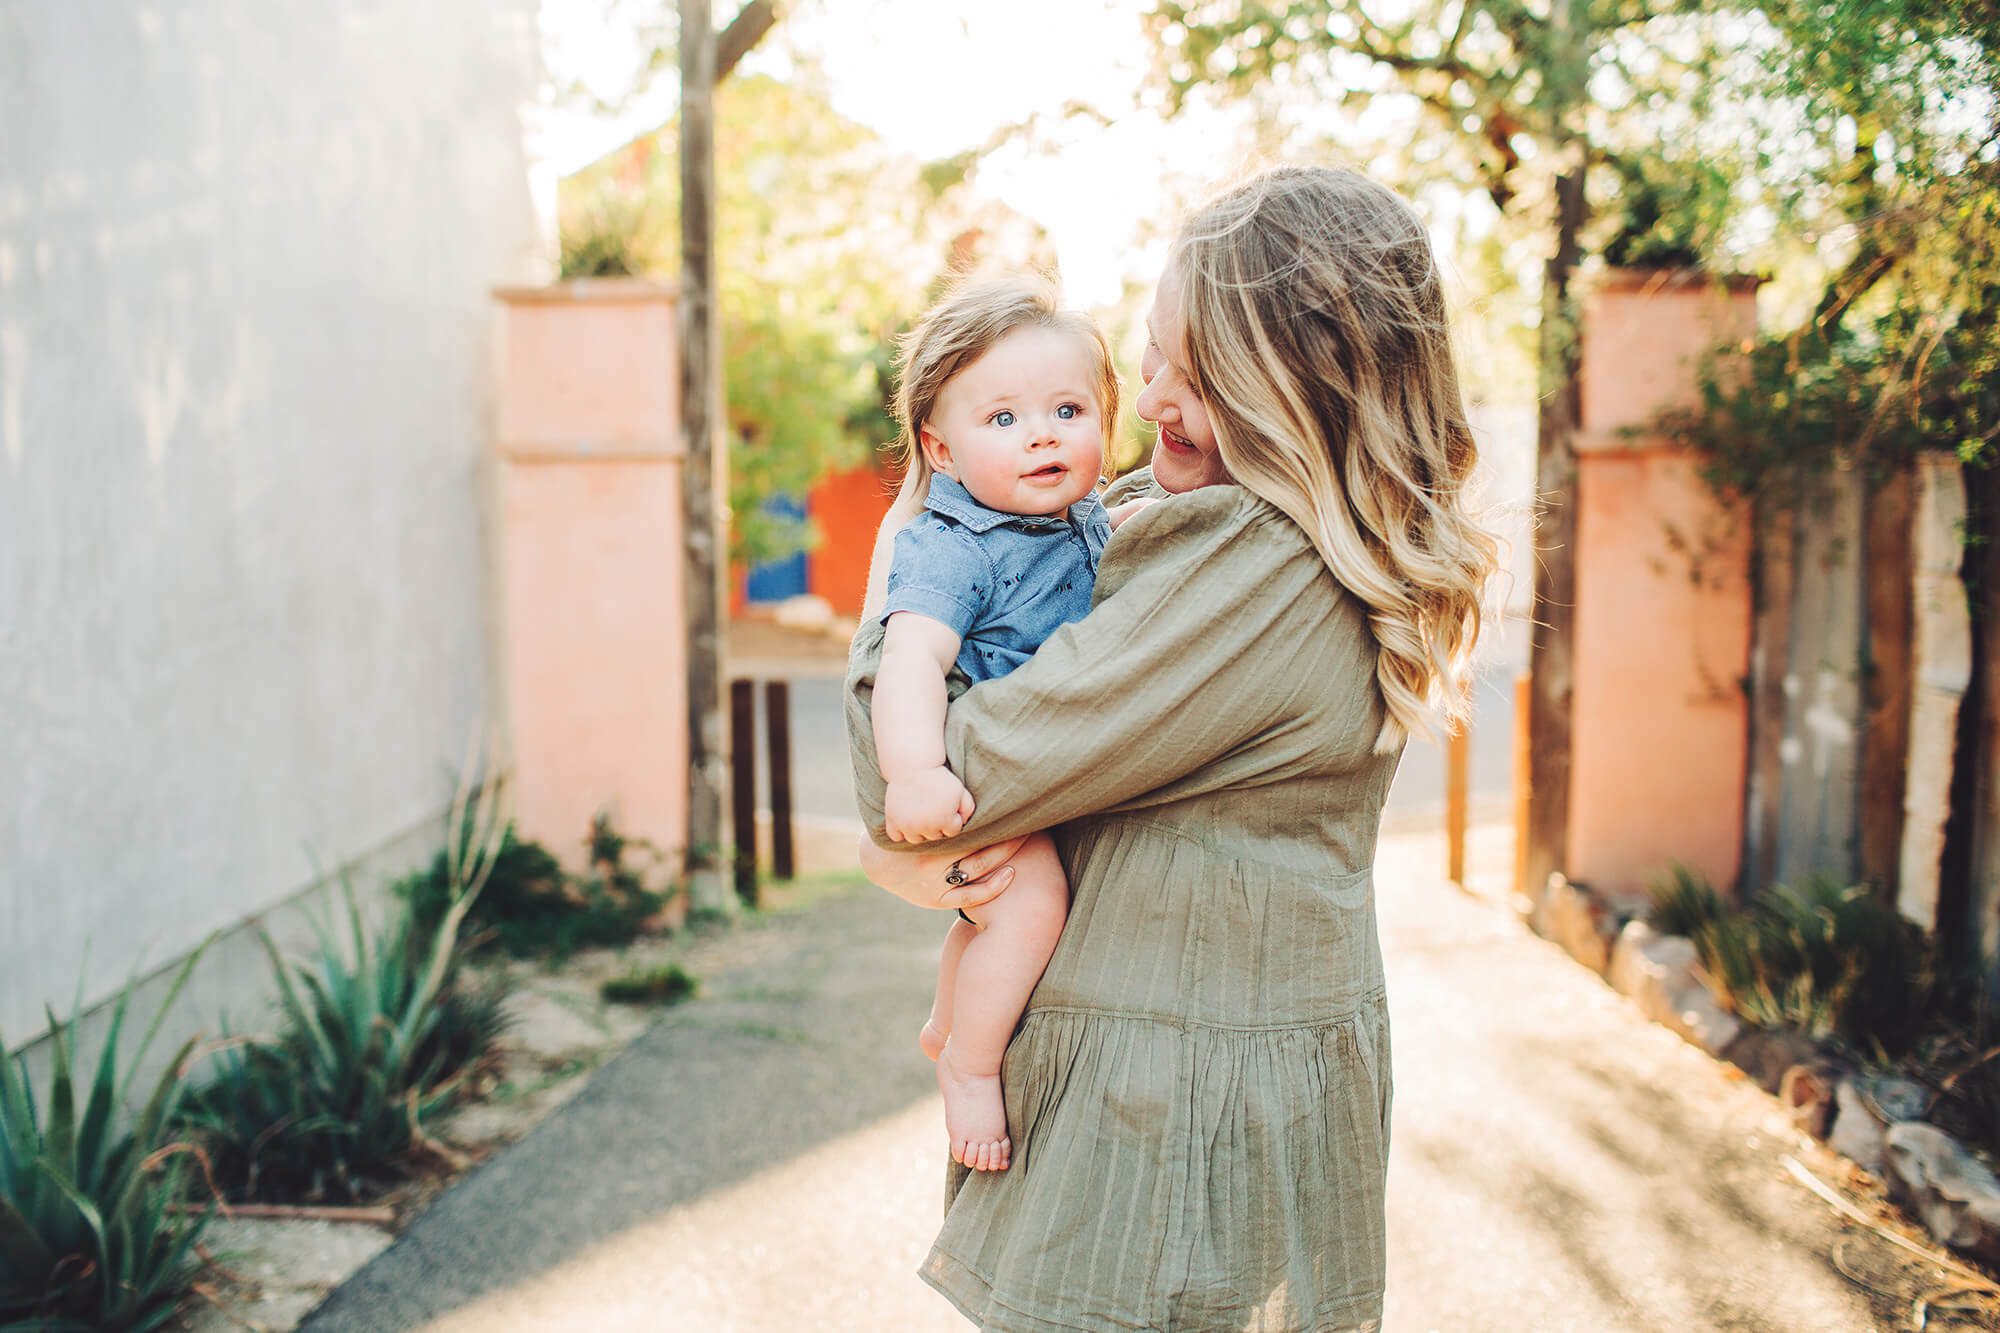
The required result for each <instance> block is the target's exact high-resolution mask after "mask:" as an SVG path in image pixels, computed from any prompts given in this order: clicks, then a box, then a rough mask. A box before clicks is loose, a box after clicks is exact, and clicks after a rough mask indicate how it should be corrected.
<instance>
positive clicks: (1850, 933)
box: [1693, 877, 1965, 1059]
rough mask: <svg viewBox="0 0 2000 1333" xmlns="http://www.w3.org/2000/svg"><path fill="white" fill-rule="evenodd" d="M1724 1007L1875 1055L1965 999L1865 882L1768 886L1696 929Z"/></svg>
mask: <svg viewBox="0 0 2000 1333" xmlns="http://www.w3.org/2000/svg"><path fill="white" fill-rule="evenodd" d="M1693 938H1694V941H1695V945H1696V947H1697V948H1698V949H1699V950H1700V953H1701V960H1702V966H1703V967H1704V968H1706V969H1707V971H1708V973H1709V975H1710V977H1711V978H1712V979H1713V981H1714V982H1715V984H1716V986H1717V987H1718V989H1719V990H1720V991H1721V992H1722V994H1723V995H1724V996H1725V997H1726V998H1727V1000H1728V1002H1729V1004H1730V1006H1731V1007H1732V1008H1734V1009H1735V1010H1736V1012H1737V1013H1738V1014H1740V1015H1742V1017H1744V1018H1745V1019H1747V1020H1748V1021H1750V1022H1752V1023H1756V1024H1758V1025H1760V1026H1764V1027H1791V1028H1797V1029H1798V1030H1800V1031H1802V1032H1804V1033H1806V1034H1807V1035H1809V1036H1811V1037H1814V1038H1832V1039H1837V1040H1839V1041H1841V1042H1843V1043H1845V1044H1846V1045H1847V1046H1848V1047H1849V1048H1850V1049H1852V1050H1854V1051H1857V1052H1859V1053H1861V1054H1862V1055H1864V1056H1869V1057H1872V1058H1875V1059H1887V1058H1889V1057H1893V1056H1897V1055H1901V1054H1903V1053H1904V1052H1906V1051H1908V1050H1909V1049H1910V1048H1911V1047H1912V1045H1913V1044H1914V1043H1915V1042H1916V1040H1917V1039H1918V1038H1919V1037H1920V1036H1922V1035H1923V1034H1924V1033H1925V1032H1926V1031H1927V1030H1932V1029H1935V1028H1936V1027H1937V1026H1939V1024H1940V1023H1941V1022H1943V1021H1946V1020H1948V1019H1949V1018H1950V1017H1951V1016H1952V1015H1954V1014H1956V1013H1957V1012H1958V1011H1959V1010H1960V1009H1961V1008H1962V1006H1963V1002H1964V998H1965V993H1964V991H1963V988H1962V986H1961V985H1960V984H1959V983H1958V982H1957V981H1956V980H1955V977H1954V974H1953V973H1951V972H1950V971H1949V970H1948V969H1947V968H1946V967H1945V966H1944V965H1943V964H1942V963H1941V961H1940V960H1939V958H1938V956H1937V953H1936V950H1935V947H1934V945H1933V943H1932V942H1931V941H1930V940H1928V939H1927V938H1926V937H1925V935H1924V933H1923V932H1922V931H1921V930H1919V929H1918V928H1917V927H1916V926H1914V925H1912V924H1910V923H1909V922H1907V921H1905V920H1903V918H1902V916H1901V914H1899V913H1898V912H1897V911H1896V909H1895V908H1894V907H1893V906H1892V905H1890V904H1888V903H1886V902H1884V901H1883V900H1882V899H1881V898H1880V897H1878V896H1877V895H1876V894H1875V893H1874V892H1873V891H1872V890H1870V889H1869V888H1868V887H1867V886H1866V885H1845V884H1842V883H1840V882H1839V881H1838V880H1834V879H1831V878H1826V877H1819V878H1814V879H1811V880H1808V881H1807V882H1806V883H1805V884H1803V885H1801V886H1800V887H1798V888H1788V887H1786V886H1785V885H1782V884H1780V885H1773V886H1772V887H1771V888H1769V889H1767V890H1765V891H1764V892H1763V893H1761V894H1759V895H1758V896H1757V897H1756V898H1755V899H1754V900H1753V901H1752V902H1751V903H1750V904H1749V905H1748V906H1747V907H1746V908H1745V909H1744V910H1742V911H1740V912H1730V913H1726V914H1723V915H1718V916H1714V917H1712V918H1710V919H1709V920H1708V921H1706V922H1705V923H1704V924H1702V925H1700V926H1699V927H1698V928H1697V929H1696V931H1695V932H1694V936H1693Z"/></svg>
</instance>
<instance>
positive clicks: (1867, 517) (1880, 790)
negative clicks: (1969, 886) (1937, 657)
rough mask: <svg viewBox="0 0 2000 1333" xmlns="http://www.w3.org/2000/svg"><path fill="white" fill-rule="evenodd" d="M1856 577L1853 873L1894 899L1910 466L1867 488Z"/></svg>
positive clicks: (1903, 730)
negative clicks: (1861, 629)
mask: <svg viewBox="0 0 2000 1333" xmlns="http://www.w3.org/2000/svg"><path fill="white" fill-rule="evenodd" d="M1864 503H1865V504H1866V505H1867V512H1866V513H1865V514H1864V515H1863V518H1862V522H1863V525H1864V526H1863V529H1862V544H1863V548H1864V551H1865V554H1864V556H1863V559H1862V566H1861V577H1862V579H1863V581H1864V589H1863V592H1864V595H1865V596H1866V597H1867V599H1868V600H1867V610H1866V614H1865V623H1866V625H1867V627H1868V628H1867V636H1868V637H1867V641H1866V649H1865V650H1866V653H1867V657H1866V660H1865V662H1864V670H1863V672H1862V677H1861V679H1862V700H1863V707H1864V708H1866V710H1867V711H1866V713H1865V714H1864V715H1863V723H1862V728H1861V784H1860V785H1861V799H1860V805H1861V810H1860V818H1859V820H1858V823H1859V826H1860V827H1859V832H1860V835H1861V836H1860V844H1861V845H1860V849H1859V850H1860V854H1861V873H1862V875H1863V876H1864V877H1865V878H1866V879H1867V880H1868V882H1869V883H1870V884H1872V885H1873V886H1874V887H1875V890H1876V892H1878V893H1880V894H1881V895H1882V898H1883V901H1884V902H1890V903H1893V902H1895V901H1896V894H1897V888H1898V883H1899V879H1898V877H1899V876H1900V875H1901V873H1902V866H1901V860H1902V854H1903V793H1904V790H1905V781H1906V779H1907V777H1908V763H1909V750H1910V702H1911V695H1912V690H1913V685H1914V682H1913V680H1912V677H1911V660H1910V650H1911V642H1912V637H1913V630H1914V615H1913V611H1912V608H1911V602H1910V587H1911V581H1912V579H1913V578H1914V577H1915V569H1914V567H1913V564H1912V561H1913V560H1914V558H1915V557H1914V549H1913V546H1912V543H1911V540H1910V525H1911V523H1912V522H1913V521H1914V520H1915V517H1916V485H1915V479H1914V469H1912V468H1911V467H1909V466H1907V465H1905V466H1902V467H1898V468H1897V469H1896V470H1895V471H1894V472H1892V473H1891V474H1890V475H1889V476H1888V477H1886V478H1884V479H1883V480H1882V481H1881V482H1880V483H1879V484H1878V485H1875V486H1872V487H1870V488H1869V490H1868V492H1867V498H1866V500H1865V502H1864Z"/></svg>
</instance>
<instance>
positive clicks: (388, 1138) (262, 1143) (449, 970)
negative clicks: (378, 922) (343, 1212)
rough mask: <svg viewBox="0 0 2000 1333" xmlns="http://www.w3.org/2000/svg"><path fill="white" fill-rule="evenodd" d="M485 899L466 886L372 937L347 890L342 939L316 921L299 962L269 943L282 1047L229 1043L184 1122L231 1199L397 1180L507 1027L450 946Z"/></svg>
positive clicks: (313, 1196) (326, 1194) (395, 919)
mask: <svg viewBox="0 0 2000 1333" xmlns="http://www.w3.org/2000/svg"><path fill="white" fill-rule="evenodd" d="M476 893H477V889H476V887H475V888H474V889H473V890H472V891H471V892H469V893H468V892H466V891H465V886H464V885H463V883H461V884H460V892H459V893H458V894H457V895H456V896H455V897H454V900H453V902H452V904H451V907H450V908H449V910H447V912H446V913H445V915H444V917H443V918H442V919H440V920H439V921H437V922H436V923H434V924H432V925H429V926H425V925H421V924H419V922H418V921H417V919H416V913H415V912H414V911H413V910H412V909H411V908H410V907H409V906H408V905H407V904H398V906H397V909H396V911H395V912H394V915H393V916H392V917H391V919H390V920H389V922H388V923H387V924H386V925H385V926H384V927H383V928H382V929H381V930H380V931H379V932H375V931H370V930H369V929H368V928H367V926H366V925H365V924H364V922H363V920H362V916H361V911H360V908H359V907H358V905H357V904H356V902H355V898H354V892H353V888H352V886H351V885H350V884H348V883H346V882H344V881H343V883H342V885H341V894H340V898H341V905H342V908H343V916H344V918H345V920H344V926H345V931H344V937H343V934H342V932H339V931H336V930H335V929H334V928H333V926H332V925H331V924H330V923H329V922H327V921H324V920H320V919H317V918H315V919H314V921H313V929H314V934H315V936H316V947H315V948H314V949H313V950H312V952H311V953H309V954H308V955H306V956H305V957H303V958H296V959H294V958H285V957H283V956H281V955H280V954H279V952H278V949H277V946H276V945H275V944H274V943H273V942H272V940H271V938H270V936H269V935H268V934H266V935H263V936H262V939H263V944H264V948H265V951H266V953H267V954H268V955H269V957H270V960H271V968H272V974H273V978H274V980H275V981H276V983H277V987H278V995H279V1003H280V1014H281V1021H280V1028H279V1031H278V1034H277V1035H276V1036H275V1037H273V1038H270V1039H261V1040H260V1039H248V1040H236V1041H225V1042H223V1043H222V1044H221V1045H220V1046H219V1048H218V1049H216V1050H215V1051H214V1052H213V1053H212V1054H211V1056H210V1057H209V1066H210V1067H209V1074H208V1078H207V1079H206V1081H205V1082H204V1083H202V1084H201V1086H199V1087H198V1088H197V1089H196V1090H195V1091H194V1092H193V1093H192V1094H191V1095H190V1096H189V1098H188V1103H187V1107H186V1109H185V1111H184V1113H183V1120H184V1123H185V1124H186V1126H187V1128H188V1129H189V1130H190V1131H191V1132H193V1133H195V1134H196V1135H198V1136H199V1137H200V1139H201V1140H202V1142H203V1143H204V1144H205V1145H206V1147H207V1150H208V1152H209V1154H210V1157H211V1159H212V1162H213V1168H214V1173H215V1179H216V1180H217V1182H218V1183H219V1184H220V1186H221V1187H222V1188H223V1190H224V1191H225V1192H226V1193H227V1194H229V1195H230V1196H231V1197H233V1198H236V1199H239V1200H249V1199H268V1200H277V1201H287V1202H291V1201H300V1200H308V1201H318V1200H333V1201H345V1200H352V1199H357V1198H363V1197H366V1196H367V1195H368V1194H370V1193H372V1192H374V1191H375V1190H376V1189H377V1188H379V1186H380V1185H381V1184H382V1183H383V1182H384V1181H385V1180H386V1179H387V1178H389V1177H390V1176H391V1175H393V1173H394V1170H395V1168H396V1167H397V1166H398V1165H400V1164H401V1162H402V1161H403V1159H405V1158H406V1157H407V1155H408V1154H409V1153H410V1151H411V1149H412V1147H413V1145H414V1144H415V1143H416V1142H417V1140H418V1136H419V1135H420V1134H421V1133H422V1126H423V1123H424V1122H425V1121H426V1120H427V1119H429V1118H430V1117H432V1116H434V1115H436V1114H437V1113H438V1112H439V1111H441V1110H442V1109H443V1108H444V1107H446V1106H447V1105H449V1104H450V1103H451V1102H452V1101H453V1100H454V1099H455V1097H456V1096H457V1095H458V1092H459V1087H460V1084H461V1082H462V1081H463V1079H464V1077H465V1076H466V1074H467V1073H468V1072H469V1071H470V1070H471V1069H472V1068H473V1067H474V1065H475V1064H476V1062H477V1061H478V1060H479V1058H480V1057H481V1056H483V1055H484V1054H485V1052H486V1050H487V1049H488V1048H489V1047H490V1046H491V1045H492V1043H493V1041H494V1040H495V1039H496V1038H497V1037H498V1036H499V1035H500V1033H501V1032H502V1031H503V1030H504V1029H505V1027H506V1025H507V1021H508V1020H507V1016H506V1011H505V1008H504V1004H503V1002H502V1001H501V999H500V997H499V996H498V994H497V993H495V992H493V991H491V990H480V989H475V988H471V987H469V986H468V985H467V983H466V982H465V979H464V978H463V977H462V976H461V975H460V972H459V967H458V958H457V956H456V952H455V949H454V940H455V937H456V933H457V929H458V925H459V922H460V919H461V918H462V917H463V915H464V913H465V910H466V909H467V908H469V907H470V905H471V903H472V901H473V899H474V897H475V896H476Z"/></svg>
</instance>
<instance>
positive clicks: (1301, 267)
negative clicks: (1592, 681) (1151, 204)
mask: <svg viewBox="0 0 2000 1333" xmlns="http://www.w3.org/2000/svg"><path fill="white" fill-rule="evenodd" d="M1169 262H1170V266H1171V267H1172V269H1173V271H1174V272H1175V273H1176V275H1177V276H1178V277H1179V279H1180V284H1181V303H1182V320H1183V324H1184V327H1185V330H1186V333H1185V338H1186V344H1187V345H1186V351H1185V355H1186V359H1187V372H1188V376H1189V380H1190V382H1191V383H1192V385H1193V387H1194V389H1195V391H1196V392H1197V393H1199V394H1200V395H1201V397H1202V399H1203V403H1204V405H1205V406H1206V408H1207V410H1208V414H1209V418H1210V420H1211V421H1212V423H1213V425H1214V429H1215V437H1216V442H1217V447H1218V451H1219V453H1220V454H1221V457H1222V461H1223V464H1224V465H1225V466H1226V467H1227V468H1228V469H1229V472H1230V474H1231V476H1232V477H1234V479H1235V480H1236V481H1237V482H1238V483H1239V484H1240V485H1242V486H1244V487H1245V488H1246V489H1248V490H1250V491H1251V492H1253V493H1255V494H1256V495H1259V496H1261V497H1262V498H1264V499H1265V500H1268V501H1270V502H1271V503H1272V504H1273V505H1276V506H1277V507H1278V508H1279V509H1280V510H1282V511H1283V512H1284V513H1285V515H1286V516H1287V517H1289V518H1290V519H1291V520H1292V521H1293V522H1295V523H1297V524H1298V525H1299V526H1300V527H1301V528H1303V529H1304V530H1305V532H1306V535H1307V536H1308V537H1310V538H1311V539H1312V543H1313V546H1314V547H1315V549H1317V550H1318V552H1319V554H1320V557H1321V558H1322V559H1323V560H1325V561H1326V566H1327V568H1328V569H1329V570H1330V571H1332V573H1333V576H1334V577H1335V578H1336V579H1338V580H1339V581H1340V583H1341V584H1342V586H1344V587H1346V588H1347V589H1349V590H1350V591H1351V592H1353V593H1354V594H1355V595H1356V596H1357V597H1359V598H1360V599H1361V600H1362V602H1363V603H1365V604H1366V605H1367V607H1368V623H1369V626H1370V627H1371V628H1372V630H1373V631H1374V635H1375V641H1376V643H1377V645H1378V647H1379V650H1380V651H1379V654H1378V656H1377V659H1376V666H1375V674H1376V679H1377V680H1378V681H1379V682H1380V684H1381V688H1382V697H1383V699H1384V700H1385V701H1386V703H1387V704H1388V720H1387V721H1386V722H1385V723H1384V725H1383V728H1382V731H1381V733H1380V735H1379V736H1378V737H1377V738H1376V743H1375V748H1376V750H1377V751H1378V752H1385V751H1388V750H1392V749H1394V748H1395V747H1396V746H1397V745H1398V744H1400V743H1401V742H1402V740H1403V739H1404V737H1405V736H1407V735H1413V734H1415V735H1425V736H1430V737H1435V736H1436V735H1437V733H1438V731H1439V730H1440V727H1442V728H1443V729H1445V730H1453V731H1455V730H1456V729H1457V728H1458V727H1459V726H1460V725H1462V724H1463V723H1464V721H1465V720H1466V718H1467V717H1468V715H1469V714H1470V712H1471V701H1470V698H1469V692H1468V690H1469V683H1470V680H1469V677H1470V672H1469V658H1470V655H1471V651H1472V648H1473V645H1474V643H1475V642H1476V641H1477V639H1478V635H1479V628H1480V597H1481V594H1482V592H1483V591H1484V587H1485V584H1486V581H1487V579H1488V577H1489V576H1490V575H1491V574H1492V573H1493V572H1494V569H1495V568H1496V566H1497V564H1498V551H1499V546H1498V543H1497V542H1496V540H1495V539H1494V537H1493V535H1492V534H1491V533H1489V532H1487V531H1486V529H1485V528H1483V527H1482V526H1481V525H1480V524H1479V523H1478V522H1477V521H1476V520H1475V519H1474V518H1473V516H1472V515H1471V514H1470V513H1469V512H1468V509H1467V505H1466V495H1465V488H1466V481H1467V478H1468V475H1469V474H1470V473H1471V471H1472V467H1473V464H1474V462H1475V460H1476V457H1477V450H1476V449H1475V447H1474V445H1473V440H1472V431H1471V428H1470V427H1469V426H1468V425H1467V423H1466V419H1465V407H1464V403H1463V401H1462V399H1461V398H1460V394H1459V386H1458V371H1457V368H1456V364H1455V362H1454V360H1453V357H1452V347H1451V331H1450V327H1449V325H1448V323H1447V321H1446V317H1445V300H1444V292H1443V288H1442V284H1441V282H1440V278H1439V273H1438V266H1437V260H1436V257H1435V256H1434V255H1433V254H1432V252H1431V245H1430V238H1429V237H1428V236H1427V235H1426V233H1425V231H1424V227H1423V224H1422V222H1420V221H1419V220H1418V218H1417V216H1416V214H1415V213H1414V212H1413V211H1411V209H1410V207H1409V205H1407V204H1405V203H1404V202H1403V201H1402V200H1401V199H1400V198H1398V197H1397V196H1396V195H1395V194H1394V193H1392V192H1391V191H1389V190H1388V189H1385V188H1384V187H1382V186H1380V185H1377V184H1376V183H1374V182H1373V181H1370V180H1369V179H1368V178H1366V177H1365V176H1362V175H1359V174H1358V173H1355V172H1352V171H1338V170H1331V169H1327V168H1318V167H1283V168H1279V169H1277V170H1273V171H1269V172H1266V173H1264V174H1263V175H1260V176H1257V177H1255V178H1254V179H1252V180H1249V181H1247V182H1245V183H1244V184H1241V185H1238V186H1236V187H1235V188H1233V189H1230V190H1228V191H1226V192H1224V193H1223V194H1222V195H1220V196H1218V197H1217V198H1216V199H1214V200H1212V201H1211V202H1210V203H1208V204H1207V205H1206V206H1205V207H1203V208H1202V209H1201V210H1200V211H1199V212H1197V213H1196V214H1195V215H1194V216H1193V217H1192V218H1190V219H1189V220H1188V221H1187V223H1186V224H1185V225H1184V226H1183V227H1182V229H1181V234H1180V237H1179V239H1178V240H1177V241H1176V242H1175V246H1174V251H1173V257H1172V259H1171V260H1170V261H1169Z"/></svg>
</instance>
